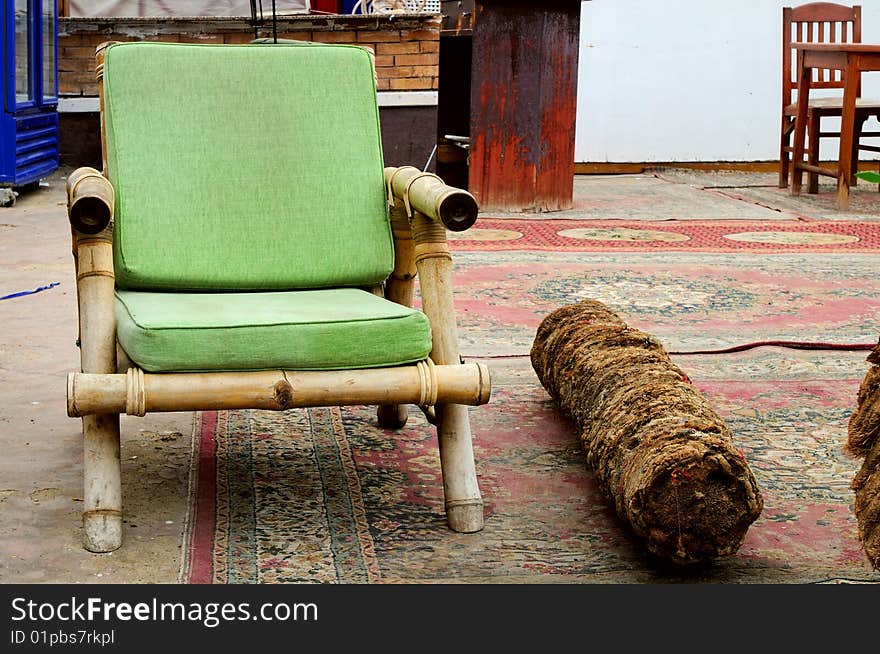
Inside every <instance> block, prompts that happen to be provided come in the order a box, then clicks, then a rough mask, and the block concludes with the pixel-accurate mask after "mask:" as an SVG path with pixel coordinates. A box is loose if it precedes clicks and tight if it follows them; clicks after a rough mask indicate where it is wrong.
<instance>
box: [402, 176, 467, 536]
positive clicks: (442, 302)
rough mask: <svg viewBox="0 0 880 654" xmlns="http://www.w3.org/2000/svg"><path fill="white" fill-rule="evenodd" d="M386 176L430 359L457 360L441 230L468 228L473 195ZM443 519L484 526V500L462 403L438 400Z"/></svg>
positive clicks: (429, 179) (458, 525)
mask: <svg viewBox="0 0 880 654" xmlns="http://www.w3.org/2000/svg"><path fill="white" fill-rule="evenodd" d="M385 179H386V182H387V184H388V188H389V189H390V191H391V193H390V195H391V197H392V198H393V201H394V203H395V207H396V206H397V203H398V201H400V202H402V203H403V208H404V211H405V213H406V215H407V217H408V218H409V222H410V232H411V235H412V243H413V249H412V260H413V262H414V263H415V266H416V269H417V271H418V275H419V279H420V280H421V284H420V288H421V296H422V308H423V310H424V312H425V314H426V315H427V316H428V320H429V321H430V323H431V340H432V348H431V359H432V360H433V361H434V363H435V364H438V365H441V366H442V365H455V364H460V363H461V353H460V350H459V347H458V336H457V325H456V321H455V307H454V304H453V298H452V255H451V254H450V252H449V247H448V245H447V243H446V229H445V228H447V227H450V226H452V227H453V229H454V231H463V230H464V229H467V228H468V227H470V226H471V225H473V224H474V222H475V221H476V219H477V204H476V201H475V200H474V198H473V196H472V195H471V194H470V193H468V192H466V191H462V190H460V189H456V188H453V187H451V186H447V185H446V184H444V183H443V180H441V179H440V178H439V177H437V176H436V175H431V174H430V173H422V172H420V171H419V170H418V169H417V168H413V167H411V166H405V167H402V168H397V169H394V168H386V169H385ZM434 412H435V416H436V423H437V437H438V440H439V445H440V467H441V469H442V471H443V492H444V497H445V498H446V519H447V521H448V523H449V526H450V528H451V529H453V530H454V531H459V532H465V533H470V532H475V531H479V530H481V529H482V528H483V499H482V496H481V494H480V488H479V485H478V483H477V475H476V469H475V467H474V450H473V441H472V437H471V428H470V419H469V418H468V410H467V407H466V406H463V405H462V404H459V403H445V404H444V403H438V404H437V405H436V406H435V408H434Z"/></svg>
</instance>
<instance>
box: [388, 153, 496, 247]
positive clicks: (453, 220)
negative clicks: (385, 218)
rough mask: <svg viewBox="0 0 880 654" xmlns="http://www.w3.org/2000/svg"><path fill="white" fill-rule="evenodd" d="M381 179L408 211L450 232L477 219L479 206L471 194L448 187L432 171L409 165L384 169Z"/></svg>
mask: <svg viewBox="0 0 880 654" xmlns="http://www.w3.org/2000/svg"><path fill="white" fill-rule="evenodd" d="M385 181H386V183H387V185H388V188H389V190H390V192H391V193H392V194H393V195H394V196H395V197H397V198H400V199H402V200H403V204H404V205H405V206H406V208H407V211H408V212H411V211H412V210H413V209H414V210H416V211H419V212H421V213H423V214H425V215H426V216H427V217H428V218H430V219H431V220H434V221H436V222H440V223H443V225H444V226H445V227H446V229H448V230H450V231H453V232H463V231H465V230H466V229H468V228H469V227H471V226H472V225H473V224H474V223H475V222H476V220H477V213H478V211H479V207H478V206H477V201H476V199H475V198H474V196H473V195H471V194H470V193H468V192H467V191H465V190H463V189H459V188H455V187H453V186H448V185H447V184H446V183H445V182H444V181H443V180H442V179H440V178H439V177H438V176H437V175H434V174H433V173H425V172H422V171H420V170H419V169H418V168H415V167H413V166H401V167H400V168H386V169H385Z"/></svg>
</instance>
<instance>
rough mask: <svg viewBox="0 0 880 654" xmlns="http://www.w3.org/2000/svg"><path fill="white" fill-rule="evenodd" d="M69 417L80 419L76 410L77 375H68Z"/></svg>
mask: <svg viewBox="0 0 880 654" xmlns="http://www.w3.org/2000/svg"><path fill="white" fill-rule="evenodd" d="M67 415H68V417H70V418H78V417H79V413H77V410H76V373H75V372H71V373H68V374H67Z"/></svg>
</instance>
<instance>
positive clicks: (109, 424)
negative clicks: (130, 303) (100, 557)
mask: <svg viewBox="0 0 880 654" xmlns="http://www.w3.org/2000/svg"><path fill="white" fill-rule="evenodd" d="M110 238H111V237H110V230H109V228H108V229H106V230H104V231H103V232H101V233H99V234H97V235H95V236H93V237H84V236H82V235H79V237H78V239H77V251H78V254H77V295H78V297H79V322H80V334H81V336H80V339H81V344H80V347H81V356H82V369H83V372H90V373H104V374H106V373H115V372H116V326H115V321H114V318H113V310H114V308H113V303H114V298H113V247H112V245H111V242H110ZM83 454H84V456H83V476H84V480H85V492H84V496H83V498H84V503H85V506H84V510H83V528H84V532H85V535H84V546H85V548H86V549H87V550H89V551H91V552H112V551H113V550H115V549H117V548H118V547H119V546H120V545H122V485H121V471H120V466H119V414H115V413H113V414H102V415H94V416H85V417H83Z"/></svg>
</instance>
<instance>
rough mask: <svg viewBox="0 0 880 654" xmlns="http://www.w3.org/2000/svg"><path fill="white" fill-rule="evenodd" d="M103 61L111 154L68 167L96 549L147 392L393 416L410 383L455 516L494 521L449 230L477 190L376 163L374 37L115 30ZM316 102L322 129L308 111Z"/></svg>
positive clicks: (70, 397)
mask: <svg viewBox="0 0 880 654" xmlns="http://www.w3.org/2000/svg"><path fill="white" fill-rule="evenodd" d="M156 71H163V73H164V74H163V75H160V76H158V77H156V75H155V73H156ZM170 71H173V73H172V72H170ZM97 76H98V79H99V87H100V89H101V131H102V144H103V153H104V162H103V165H104V170H103V172H99V171H97V170H95V169H91V168H81V169H79V170H77V171H76V172H75V173H73V174H72V175H71V176H70V177H69V179H68V214H69V219H70V224H71V228H72V237H73V252H74V261H75V265H76V276H77V293H78V299H79V333H80V347H81V357H82V371H81V372H76V373H71V374H70V375H69V377H68V382H67V411H68V415H70V416H71V417H81V418H82V424H83V438H84V443H83V445H84V478H85V494H84V500H85V506H84V513H83V525H84V532H85V533H84V545H85V548H86V549H88V550H90V551H93V552H109V551H112V550H114V549H116V548H118V547H119V546H120V545H121V543H122V486H121V471H120V462H119V415H120V414H121V413H126V414H129V415H136V416H143V415H145V414H146V413H148V412H154V411H193V410H220V409H232V408H256V409H273V410H285V409H290V408H294V407H308V406H336V405H338V406H341V405H355V404H374V405H377V406H378V412H377V413H378V421H379V424H380V425H381V426H383V427H386V428H399V427H401V426H403V424H405V422H406V419H407V409H406V406H405V405H407V404H416V405H418V406H420V407H422V409H423V410H424V411H425V413H426V415H427V416H428V417H429V420H430V421H432V422H433V423H434V424H435V425H436V427H437V433H438V441H439V449H440V461H441V468H442V474H443V487H444V496H445V506H446V514H447V520H448V524H449V526H450V528H452V529H453V530H455V531H459V532H474V531H478V530H480V529H482V527H483V504H482V498H481V496H480V491H479V487H478V484H477V477H476V471H475V465H474V454H473V446H472V441H471V431H470V424H469V418H468V408H467V406H468V405H479V404H483V403H486V402H488V400H489V395H490V380H489V371H488V369H487V368H486V367H485V366H484V365H482V364H478V363H469V364H464V363H462V362H461V359H460V356H459V349H458V342H457V337H456V321H455V314H454V310H453V298H452V291H451V288H452V287H451V279H450V276H451V266H452V261H451V256H450V254H449V249H448V247H447V244H446V229H447V228H448V229H451V230H454V231H462V230H464V229H467V228H468V227H470V226H471V225H472V224H473V223H474V221H475V220H476V215H477V205H476V202H475V200H474V199H473V197H472V196H471V195H470V194H468V193H467V192H465V191H461V190H458V189H454V188H451V187H449V186H447V185H446V184H444V183H443V181H442V180H440V179H439V178H438V177H436V176H435V175H431V174H429V173H422V172H420V171H419V170H418V169H416V168H412V167H402V168H383V166H382V159H381V141H380V134H379V124H378V110H377V106H376V92H375V78H374V69H373V64H372V58H371V57H370V55H369V53H368V52H367V51H365V50H363V49H361V48H357V47H354V46H339V45H311V44H310V45H243V46H238V45H237V46H219V45H216V46H215V45H180V44H158V43H115V44H104V45H102V46H101V47H99V49H98V52H97ZM169 77H176V78H178V81H179V83H175V81H174V80H171V82H169V80H168V78H169ZM232 85H237V88H228V87H230V86H232ZM169 86H170V88H169ZM276 96H280V97H276ZM252 98H259V100H258V101H259V102H265V103H266V104H267V105H268V106H266V107H256V108H254V107H253V105H252V102H253V100H252ZM282 109H283V111H282ZM252 112H255V113H256V114H257V116H256V117H255V118H256V119H255V120H253V121H251V122H249V121H248V119H249V118H254V116H253V115H252ZM315 112H321V114H320V115H321V116H322V119H323V120H322V123H323V125H329V126H330V127H329V128H324V129H323V130H322V129H318V128H316V127H314V126H310V125H303V124H297V122H296V117H297V116H300V117H302V116H313V115H315ZM194 116H195V117H194ZM188 121H189V123H188ZM334 130H335V131H334ZM336 132H338V134H337V133H336ZM212 138H213V140H212ZM326 170H333V171H335V175H331V176H326V175H324V174H322V171H326ZM212 180H222V181H223V182H225V184H212V183H211V181H212ZM242 196H244V197H242ZM416 275H418V276H419V278H420V280H421V282H420V289H421V301H422V307H423V309H422V311H419V310H417V309H413V308H412V301H413V283H414V280H415V277H416ZM224 339H225V340H224Z"/></svg>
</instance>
